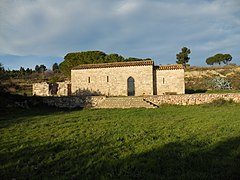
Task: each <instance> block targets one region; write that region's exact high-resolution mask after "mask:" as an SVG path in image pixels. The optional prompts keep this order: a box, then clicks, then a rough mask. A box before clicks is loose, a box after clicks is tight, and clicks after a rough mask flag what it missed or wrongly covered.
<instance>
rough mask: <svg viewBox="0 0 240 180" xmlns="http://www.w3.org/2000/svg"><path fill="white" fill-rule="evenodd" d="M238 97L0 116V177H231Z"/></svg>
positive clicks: (237, 153) (239, 122) (239, 125)
mask: <svg viewBox="0 0 240 180" xmlns="http://www.w3.org/2000/svg"><path fill="white" fill-rule="evenodd" d="M239 108H240V105H238V104H232V103H230V104H225V105H220V106H219V103H217V105H215V104H212V105H211V104H210V105H202V106H165V107H163V108H159V109H111V110H109V109H106V110H105V109H101V110H87V109H86V110H79V111H56V110H54V111H52V110H50V109H49V108H46V109H42V108H38V109H35V110H34V109H32V110H31V111H24V112H23V111H17V112H14V113H8V114H4V115H2V116H0V139H1V141H0V154H1V156H0V162H1V163H0V177H1V179H32V178H34V179H53V178H54V179H145V178H148V179H238V178H239V177H240V171H239V166H240V158H239V157H240V149H239V141H240V139H239V138H240V137H239V131H240V119H239Z"/></svg>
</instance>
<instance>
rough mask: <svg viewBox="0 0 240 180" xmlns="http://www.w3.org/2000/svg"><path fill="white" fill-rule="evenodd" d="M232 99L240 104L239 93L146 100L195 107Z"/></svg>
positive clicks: (157, 103)
mask: <svg viewBox="0 0 240 180" xmlns="http://www.w3.org/2000/svg"><path fill="white" fill-rule="evenodd" d="M221 98H223V99H225V100H230V99H232V100H233V101H235V102H238V103H240V94H239V93H228V94H183V95H163V96H147V97H145V99H146V100H147V101H150V102H152V103H154V104H156V105H160V104H176V105H195V104H204V103H210V102H212V101H213V100H216V99H221Z"/></svg>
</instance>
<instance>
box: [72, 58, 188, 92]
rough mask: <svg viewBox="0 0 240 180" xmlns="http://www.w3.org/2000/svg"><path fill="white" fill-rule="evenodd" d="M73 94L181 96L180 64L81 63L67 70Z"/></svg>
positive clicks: (183, 83) (133, 62)
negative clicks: (69, 71) (69, 73)
mask: <svg viewBox="0 0 240 180" xmlns="http://www.w3.org/2000/svg"><path fill="white" fill-rule="evenodd" d="M71 91H72V94H73V95H106V96H144V95H163V94H184V93H185V82H184V68H183V66H182V65H179V64H175V65H158V66H156V65H154V61H153V60H143V61H131V62H114V63H102V64H84V65H80V66H77V67H75V68H73V69H72V70H71Z"/></svg>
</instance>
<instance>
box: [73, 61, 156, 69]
mask: <svg viewBox="0 0 240 180" xmlns="http://www.w3.org/2000/svg"><path fill="white" fill-rule="evenodd" d="M153 64H154V62H153V60H142V61H129V62H114V63H101V64H82V65H79V66H77V67H74V68H72V69H73V70H76V69H95V68H111V67H126V66H149V65H153Z"/></svg>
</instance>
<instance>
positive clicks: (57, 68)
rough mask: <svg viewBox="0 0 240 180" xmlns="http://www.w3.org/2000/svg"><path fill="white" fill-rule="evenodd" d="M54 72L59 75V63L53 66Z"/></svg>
mask: <svg viewBox="0 0 240 180" xmlns="http://www.w3.org/2000/svg"><path fill="white" fill-rule="evenodd" d="M52 71H53V72H54V73H58V72H59V65H58V63H54V64H53V65H52Z"/></svg>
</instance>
